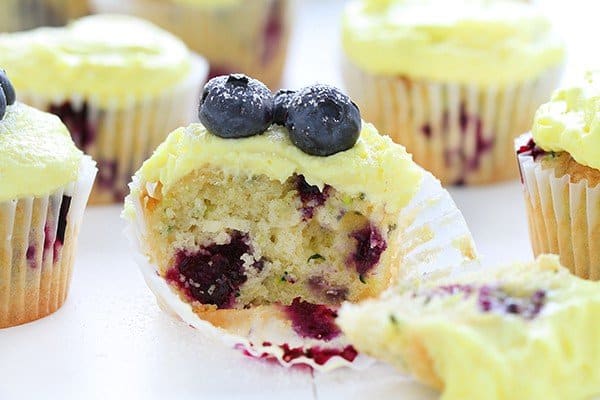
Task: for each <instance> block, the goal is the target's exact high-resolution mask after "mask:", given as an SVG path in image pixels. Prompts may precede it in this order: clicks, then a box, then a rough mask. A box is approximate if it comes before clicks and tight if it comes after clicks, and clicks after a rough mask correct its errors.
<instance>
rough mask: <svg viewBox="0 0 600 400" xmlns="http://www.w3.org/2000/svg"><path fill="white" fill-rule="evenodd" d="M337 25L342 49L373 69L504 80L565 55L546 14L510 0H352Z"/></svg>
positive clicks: (529, 75) (528, 75)
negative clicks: (340, 32)
mask: <svg viewBox="0 0 600 400" xmlns="http://www.w3.org/2000/svg"><path fill="white" fill-rule="evenodd" d="M342 27H343V28H342V40H343V47H344V50H345V54H346V56H347V57H348V58H349V59H350V61H351V62H352V63H353V64H355V65H357V66H358V67H360V68H362V69H364V70H366V71H369V72H372V73H374V74H384V75H407V76H409V77H410V78H417V79H427V80H433V81H442V82H452V83H461V84H473V85H479V86H488V85H493V86H503V85H508V84H514V83H518V82H522V81H526V80H530V79H534V78H536V77H537V76H539V75H540V74H541V73H543V72H544V71H545V70H547V69H549V68H552V67H555V66H559V65H560V64H561V63H562V61H563V59H564V46H563V44H562V42H561V41H560V40H559V39H558V38H557V37H556V35H555V34H554V33H553V31H552V29H551V26H550V23H549V21H548V19H547V18H545V17H544V16H543V15H541V14H540V13H539V12H538V10H537V9H536V8H535V7H534V6H532V5H529V4H525V3H523V2H519V1H513V0H354V1H352V2H351V3H350V4H348V6H347V8H346V10H345V13H344V17H343V22H342Z"/></svg>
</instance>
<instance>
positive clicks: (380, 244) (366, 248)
mask: <svg viewBox="0 0 600 400" xmlns="http://www.w3.org/2000/svg"><path fill="white" fill-rule="evenodd" d="M350 237H351V238H353V239H355V240H356V251H355V252H354V253H352V254H351V255H350V257H349V260H348V262H349V263H350V264H352V265H354V267H355V268H356V272H358V274H359V276H360V277H361V280H362V279H364V277H365V275H366V273H367V272H369V271H370V270H371V269H373V268H374V267H375V265H377V263H378V262H379V258H380V257H381V254H382V253H383V252H384V251H385V249H387V243H386V241H385V239H384V238H383V236H382V235H381V232H380V231H379V229H377V228H376V227H375V226H373V225H372V224H370V223H369V224H368V225H367V226H366V227H364V228H362V229H360V230H357V231H354V232H352V233H351V234H350Z"/></svg>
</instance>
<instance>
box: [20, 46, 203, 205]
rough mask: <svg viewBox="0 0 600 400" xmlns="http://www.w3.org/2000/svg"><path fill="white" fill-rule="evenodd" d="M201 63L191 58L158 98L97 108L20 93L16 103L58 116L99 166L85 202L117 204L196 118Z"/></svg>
mask: <svg viewBox="0 0 600 400" xmlns="http://www.w3.org/2000/svg"><path fill="white" fill-rule="evenodd" d="M207 71H208V66H207V63H206V61H205V60H204V59H202V58H200V57H194V60H193V64H192V68H191V71H190V73H189V75H188V76H187V78H186V79H184V80H183V81H182V82H181V83H179V84H178V85H176V86H175V87H173V88H170V89H167V90H165V91H164V93H161V94H159V95H158V96H151V97H144V98H136V97H133V96H131V97H129V98H128V99H127V104H126V105H125V106H123V104H120V103H118V100H119V99H115V101H114V102H113V103H111V104H109V105H101V104H100V103H99V102H98V100H97V99H94V98H85V97H83V96H81V95H72V94H68V93H64V94H62V95H59V96H57V97H55V98H52V99H49V98H47V97H44V96H40V95H37V94H35V93H31V92H24V91H21V92H19V100H20V101H23V102H24V103H27V104H30V105H32V106H34V107H36V108H39V109H41V110H45V111H49V112H52V113H54V114H57V115H59V116H60V117H61V119H62V120H63V122H65V124H66V125H67V127H68V128H69V130H70V131H71V136H73V140H74V141H75V143H76V144H77V146H78V147H79V148H81V149H82V150H84V151H85V152H86V153H87V154H89V155H91V156H92V158H94V159H95V160H96V161H97V162H98V170H99V171H98V179H97V180H96V183H95V185H94V188H93V190H92V194H91V196H90V204H108V203H116V202H122V201H123V198H124V197H125V195H126V194H127V192H128V189H127V184H128V183H129V182H130V181H131V176H132V175H133V174H134V172H135V171H136V170H137V169H139V167H141V165H142V163H143V162H144V160H146V159H147V158H148V157H149V156H150V155H151V154H152V152H153V151H154V149H155V148H156V147H157V146H158V145H159V144H160V143H161V142H162V141H163V140H164V139H165V137H166V135H167V134H168V133H169V132H170V131H172V130H173V129H175V128H177V127H179V126H185V125H187V124H188V123H190V122H191V121H193V120H195V118H196V116H195V115H196V109H197V107H198V103H199V97H200V92H201V89H202V85H203V84H204V82H205V80H206V76H207Z"/></svg>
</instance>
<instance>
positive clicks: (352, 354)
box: [280, 344, 358, 365]
mask: <svg viewBox="0 0 600 400" xmlns="http://www.w3.org/2000/svg"><path fill="white" fill-rule="evenodd" d="M280 347H281V349H282V350H283V361H285V362H288V363H289V362H290V361H292V360H295V359H297V358H300V357H306V358H309V359H312V360H314V361H315V363H316V364H317V365H323V364H325V363H326V362H327V361H329V360H330V359H331V358H333V357H335V356H339V357H342V358H343V359H344V360H346V361H349V362H352V361H354V359H355V358H356V356H357V355H358V352H357V351H356V349H355V348H354V347H352V345H348V346H346V347H344V348H343V349H341V350H340V349H324V348H321V347H319V346H313V347H310V348H308V349H304V348H302V347H295V348H290V346H289V345H287V344H283V345H281V346H280Z"/></svg>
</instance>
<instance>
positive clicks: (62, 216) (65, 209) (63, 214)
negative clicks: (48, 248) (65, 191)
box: [55, 196, 71, 246]
mask: <svg viewBox="0 0 600 400" xmlns="http://www.w3.org/2000/svg"><path fill="white" fill-rule="evenodd" d="M70 208H71V197H69V196H63V198H62V203H61V205H60V211H59V213H58V226H57V228H56V242H55V246H56V243H59V244H60V245H61V246H62V244H63V243H64V241H65V232H66V229H67V215H68V214H69V209H70Z"/></svg>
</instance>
